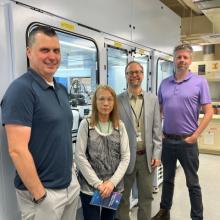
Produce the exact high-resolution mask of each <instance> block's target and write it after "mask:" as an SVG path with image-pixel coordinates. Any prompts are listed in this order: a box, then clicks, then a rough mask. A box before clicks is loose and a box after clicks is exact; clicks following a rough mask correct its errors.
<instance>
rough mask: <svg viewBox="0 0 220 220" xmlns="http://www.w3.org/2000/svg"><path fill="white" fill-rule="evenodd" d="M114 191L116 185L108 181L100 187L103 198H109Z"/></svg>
mask: <svg viewBox="0 0 220 220" xmlns="http://www.w3.org/2000/svg"><path fill="white" fill-rule="evenodd" d="M113 189H114V185H113V183H112V182H111V181H110V180H106V181H105V182H103V183H102V184H100V185H98V190H99V191H100V193H101V196H102V198H107V197H109V196H110V195H111V193H112V191H113Z"/></svg>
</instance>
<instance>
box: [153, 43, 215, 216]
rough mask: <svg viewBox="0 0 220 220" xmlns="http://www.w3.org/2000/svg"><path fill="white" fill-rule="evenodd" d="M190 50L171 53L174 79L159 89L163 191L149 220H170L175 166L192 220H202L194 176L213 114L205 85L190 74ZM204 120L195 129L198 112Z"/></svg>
mask: <svg viewBox="0 0 220 220" xmlns="http://www.w3.org/2000/svg"><path fill="white" fill-rule="evenodd" d="M192 52H193V50H192V47H191V46H190V45H186V44H183V45H179V46H177V47H176V48H175V49H174V65H175V71H174V75H173V76H171V77H168V78H166V79H165V80H163V82H162V83H161V85H160V88H159V93H158V96H159V102H160V106H161V113H162V114H163V116H164V126H163V133H164V139H163V150H162V163H163V172H164V173H163V175H164V180H163V189H162V196H161V203H160V211H159V212H158V213H157V214H156V215H155V216H154V217H153V218H152V220H169V219H170V209H171V206H172V199H173V192H174V179H175V171H176V162H177V159H178V160H179V162H180V164H181V165H182V167H183V170H184V173H185V177H186V184H187V187H188V190H189V196H190V203H191V218H192V219H193V220H202V219H203V204H202V194H201V188H200V185H199V177H198V175H197V172H198V168H199V157H198V155H199V153H198V145H197V138H198V137H199V135H200V134H201V133H202V131H203V130H204V129H205V128H206V126H207V125H208V123H209V121H210V120H211V119H212V115H213V110H212V105H211V98H210V94H209V89H208V83H207V81H206V80H205V79H204V78H203V77H201V76H198V75H195V74H193V73H192V72H191V71H190V70H189V66H190V64H191V63H192ZM200 108H202V111H203V112H204V117H203V119H202V121H201V123H200V125H199V126H198V117H199V111H200Z"/></svg>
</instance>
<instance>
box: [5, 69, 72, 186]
mask: <svg viewBox="0 0 220 220" xmlns="http://www.w3.org/2000/svg"><path fill="white" fill-rule="evenodd" d="M1 107H2V123H3V125H5V124H19V125H24V126H28V127H31V137H30V142H29V150H30V152H31V154H32V156H33V159H34V163H35V166H36V169H37V173H38V175H39V178H40V180H41V181H42V183H43V185H44V187H46V188H51V189H64V188H66V187H68V186H69V184H70V182H71V176H72V175H71V172H72V171H71V168H72V160H73V152H72V139H71V132H72V131H71V129H72V121H73V116H72V112H71V109H70V105H69V100H68V94H67V91H66V89H65V87H64V86H62V85H61V84H59V83H56V81H55V80H54V87H53V86H50V85H48V84H47V83H46V82H45V81H44V79H43V78H41V77H40V76H39V75H38V74H37V73H36V72H34V71H33V70H32V69H29V70H28V72H27V73H25V74H24V75H22V76H21V77H19V78H18V79H16V80H15V81H14V82H12V84H11V85H10V86H9V88H8V90H7V91H6V93H5V95H4V97H3V100H2V103H1ZM15 187H16V188H18V189H21V190H24V189H26V188H25V186H24V185H23V183H22V181H21V179H20V177H19V176H18V174H16V177H15Z"/></svg>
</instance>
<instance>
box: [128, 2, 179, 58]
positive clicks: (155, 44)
mask: <svg viewBox="0 0 220 220" xmlns="http://www.w3.org/2000/svg"><path fill="white" fill-rule="evenodd" d="M180 25H181V18H180V17H179V16H178V15H176V14H175V13H174V12H173V11H171V10H170V9H169V8H167V7H166V6H165V5H163V4H162V3H161V2H160V1H155V0H154V1H146V0H135V4H133V26H134V27H135V29H133V30H132V31H133V32H132V41H134V42H137V43H140V44H142V45H147V46H148V47H151V48H154V49H157V50H160V51H163V52H167V53H170V54H172V51H173V48H174V47H175V46H176V45H177V44H178V43H179V40H180Z"/></svg>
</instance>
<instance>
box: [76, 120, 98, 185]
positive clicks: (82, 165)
mask: <svg viewBox="0 0 220 220" xmlns="http://www.w3.org/2000/svg"><path fill="white" fill-rule="evenodd" d="M88 129H89V128H88V122H87V120H86V119H83V120H82V121H81V123H80V126H79V130H78V134H77V139H76V149H75V162H76V166H77V168H78V169H79V170H80V172H81V173H82V174H83V176H84V178H85V179H86V181H87V182H88V183H89V184H90V185H91V186H93V187H95V188H97V186H98V185H99V184H101V183H102V180H100V179H99V178H98V176H97V175H96V173H95V171H94V170H93V168H92V166H91V165H90V163H89V161H88V160H87V157H86V148H87V141H88Z"/></svg>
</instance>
